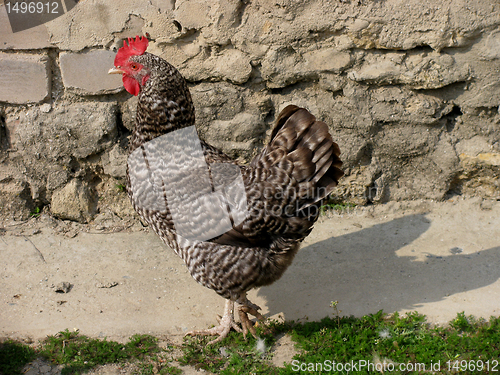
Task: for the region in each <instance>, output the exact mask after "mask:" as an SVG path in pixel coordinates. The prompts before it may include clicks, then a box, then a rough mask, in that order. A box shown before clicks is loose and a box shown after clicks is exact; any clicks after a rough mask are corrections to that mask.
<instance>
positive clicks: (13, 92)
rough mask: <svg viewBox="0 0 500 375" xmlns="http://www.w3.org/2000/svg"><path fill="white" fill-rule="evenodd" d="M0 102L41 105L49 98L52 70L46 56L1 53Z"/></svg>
mask: <svg viewBox="0 0 500 375" xmlns="http://www.w3.org/2000/svg"><path fill="white" fill-rule="evenodd" d="M0 82H2V85H0V101H2V102H8V103H14V104H25V103H39V102H41V101H43V100H45V99H46V98H47V97H48V96H49V92H50V91H49V90H50V70H49V64H48V57H47V56H46V55H28V54H13V53H0Z"/></svg>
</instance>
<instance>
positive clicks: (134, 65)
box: [130, 63, 139, 70]
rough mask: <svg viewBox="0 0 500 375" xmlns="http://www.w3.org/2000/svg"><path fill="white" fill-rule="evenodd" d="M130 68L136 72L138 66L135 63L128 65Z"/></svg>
mask: <svg viewBox="0 0 500 375" xmlns="http://www.w3.org/2000/svg"><path fill="white" fill-rule="evenodd" d="M130 68H131V69H132V70H137V69H139V65H137V64H136V63H132V64H130Z"/></svg>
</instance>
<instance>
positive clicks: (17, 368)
mask: <svg viewBox="0 0 500 375" xmlns="http://www.w3.org/2000/svg"><path fill="white" fill-rule="evenodd" d="M35 357H36V352H35V350H34V349H32V348H31V347H29V346H28V345H25V344H22V343H19V342H16V341H12V340H7V341H5V342H3V343H0V374H9V375H17V374H21V369H22V367H23V366H24V365H26V364H27V363H29V362H30V361H32V360H33V359H34V358H35Z"/></svg>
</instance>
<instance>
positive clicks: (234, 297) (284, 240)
mask: <svg viewBox="0 0 500 375" xmlns="http://www.w3.org/2000/svg"><path fill="white" fill-rule="evenodd" d="M131 60H132V61H135V62H138V63H140V64H142V65H144V67H145V68H147V70H148V71H149V72H150V77H149V79H148V80H147V82H146V84H145V85H144V87H142V89H141V92H140V94H139V101H138V107H137V118H136V125H135V128H134V131H133V133H132V138H131V141H130V152H133V151H135V150H136V149H138V148H141V150H144V145H145V143H146V142H148V141H151V140H152V139H155V138H156V137H159V136H161V135H163V134H167V133H169V132H171V131H172V130H177V129H181V128H185V127H189V126H192V125H194V123H195V111H194V107H193V103H192V100H191V95H190V93H189V89H188V87H187V84H186V82H185V80H184V79H183V77H182V76H181V75H180V73H179V72H178V71H177V70H176V69H175V68H174V67H172V66H171V65H170V64H169V63H167V62H166V61H164V60H163V59H161V58H159V57H157V56H154V55H152V54H149V53H144V54H143V55H140V56H133V57H132V58H131ZM201 147H202V150H203V154H204V156H205V160H206V163H207V164H208V167H209V169H210V168H213V166H214V165H215V163H231V164H233V165H237V163H236V162H235V161H234V160H231V159H230V158H229V157H228V156H226V155H225V154H224V153H222V152H221V151H219V150H217V149H216V148H214V147H212V146H210V145H208V144H207V143H206V142H204V141H201ZM159 151H161V152H165V153H168V152H171V151H172V152H174V151H175V150H159ZM141 152H142V151H141ZM144 152H145V151H144ZM339 154H340V151H339V148H338V146H337V144H336V143H334V142H333V140H332V137H331V135H330V134H329V132H328V127H327V125H326V124H325V123H323V122H320V121H316V119H315V117H314V116H313V115H311V114H310V113H309V112H308V111H306V110H305V109H302V108H299V107H296V106H288V107H286V108H285V109H284V110H283V111H282V112H281V113H280V114H279V116H278V119H277V121H276V125H275V128H274V130H273V131H272V134H271V140H270V142H269V143H268V145H267V146H266V147H264V148H263V149H262V151H261V152H260V153H259V154H258V155H257V156H256V157H255V158H254V159H253V161H252V162H251V163H250V164H249V165H247V166H238V168H240V171H241V176H242V177H243V182H244V186H245V191H246V199H247V208H248V214H247V216H246V218H245V220H244V221H243V222H241V223H240V224H238V225H233V227H232V229H231V230H229V231H228V232H226V233H224V234H222V235H220V236H218V237H216V238H213V239H211V240H209V241H204V242H197V243H187V244H180V243H179V240H178V237H177V236H176V234H175V226H174V221H173V219H172V214H171V212H170V210H169V208H168V202H167V199H166V196H167V195H166V194H164V195H163V199H164V200H165V202H163V203H164V204H163V203H162V205H161V206H162V207H163V208H158V209H151V207H152V206H151V205H149V206H148V205H145V204H144V202H143V201H141V200H143V199H146V198H144V197H148V194H147V193H146V194H144V192H143V193H141V194H139V193H138V190H140V188H138V187H136V186H131V185H132V184H131V178H130V175H131V174H133V173H143V172H144V171H140V170H131V169H139V168H144V166H142V167H141V166H140V165H136V164H134V163H133V162H132V163H130V162H129V165H128V168H129V169H128V173H127V175H128V179H127V186H128V194H129V196H130V199H131V201H132V204H133V206H134V208H135V209H136V210H137V212H138V213H139V215H140V216H141V217H142V218H143V219H144V220H145V221H146V222H147V223H148V224H149V225H150V226H151V227H152V228H153V229H154V230H155V232H156V233H157V234H158V235H159V236H160V237H161V239H162V240H163V241H164V242H165V243H166V244H167V245H168V246H170V247H171V248H172V249H173V250H174V251H175V252H176V253H177V254H178V255H179V256H180V257H181V258H182V259H183V260H184V262H185V264H186V266H187V268H188V269H189V272H190V273H191V275H192V276H193V278H194V279H195V280H196V281H198V282H199V283H200V284H202V285H204V286H206V287H207V288H210V289H213V290H215V291H216V292H217V293H218V294H220V295H221V296H222V297H224V298H227V299H230V300H231V301H238V300H239V302H240V303H242V301H243V302H244V301H246V297H245V298H244V299H242V296H243V297H244V296H245V294H246V292H247V291H248V290H250V289H252V288H255V287H259V286H263V285H269V284H271V283H273V282H274V281H276V280H277V279H279V278H280V277H281V276H282V274H283V273H284V272H285V270H286V269H287V267H288V266H289V265H290V264H291V262H292V260H293V258H294V256H295V254H296V253H297V251H298V249H299V245H300V242H301V241H302V240H303V239H304V238H305V237H306V236H307V235H308V234H309V233H310V231H311V229H312V226H313V224H314V222H315V221H316V220H317V217H318V214H319V207H320V205H321V202H322V200H323V199H324V198H325V197H326V196H327V195H328V194H329V193H330V192H331V191H332V190H333V189H334V187H335V186H336V185H337V182H338V179H339V178H340V177H341V176H342V174H343V173H342V171H341V170H340V167H341V164H342V162H341V161H340V159H339ZM185 167H186V168H188V166H185ZM147 168H149V165H148V166H147ZM165 168H168V166H166V167H165ZM165 173H168V171H165ZM144 189H147V186H146V187H144ZM162 189H164V192H168V189H169V186H162ZM145 207H150V208H149V209H148V208H145ZM186 214H187V215H190V216H189V220H191V221H192V223H193V225H194V226H197V225H200V226H201V225H204V223H203V222H202V221H203V220H204V216H203V215H202V214H199V215H196V214H193V213H192V212H190V213H186ZM249 306H253V305H251V304H250V305H249Z"/></svg>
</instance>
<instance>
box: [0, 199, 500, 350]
mask: <svg viewBox="0 0 500 375" xmlns="http://www.w3.org/2000/svg"><path fill="white" fill-rule="evenodd" d="M58 225H59V224H57V223H55V222H54V221H52V220H51V219H50V218H48V217H40V218H38V219H32V220H31V221H29V222H28V223H25V224H22V225H19V224H15V223H7V224H6V225H5V226H4V228H3V229H0V264H1V268H0V306H1V308H0V337H12V338H21V339H25V340H26V339H31V340H37V339H39V338H42V337H45V336H46V335H50V334H55V333H57V332H58V331H61V330H64V329H66V328H69V329H70V330H73V329H79V330H80V332H81V333H83V334H86V335H89V336H93V337H108V338H109V339H115V340H124V339H126V338H128V337H129V336H131V335H133V334H136V333H150V334H154V335H159V336H160V337H169V338H173V339H174V340H180V337H182V334H183V333H185V332H186V331H188V330H191V329H199V328H206V327H208V326H210V325H213V324H215V323H216V319H215V317H216V314H221V313H222V309H223V306H224V300H223V299H222V298H220V297H219V296H217V295H216V294H215V293H214V292H212V291H210V290H208V289H206V288H204V287H202V286H200V285H198V284H197V283H196V282H195V281H194V280H193V279H192V278H191V276H190V275H189V274H188V272H187V270H186V268H185V267H184V265H183V263H182V261H181V260H180V259H179V258H178V257H177V256H176V255H175V254H174V253H173V252H172V251H171V250H170V249H168V248H167V247H166V246H165V245H164V244H163V243H162V242H161V241H160V240H159V239H158V238H157V237H156V235H155V234H154V233H152V232H148V231H147V230H144V229H141V228H140V226H139V227H138V226H135V227H134V228H135V229H134V228H133V230H131V229H129V230H127V231H121V232H117V233H104V231H103V230H102V228H101V230H97V229H96V230H90V231H89V232H78V231H75V232H73V233H72V232H69V233H68V232H67V233H66V234H64V233H63V232H61V231H60V230H59V229H58V228H59V227H58ZM499 278H500V202H499V201H496V200H482V199H472V200H461V199H457V198H455V200H451V201H447V202H441V203H436V202H428V201H420V202H403V203H389V204H385V205H380V206H369V207H361V208H354V209H350V210H346V211H344V212H342V213H338V212H331V213H329V214H327V215H325V216H323V217H322V218H321V219H320V221H319V222H318V224H317V225H316V226H315V229H314V231H313V232H312V234H311V235H310V236H309V237H308V238H307V239H306V240H305V241H304V244H303V246H302V249H301V250H300V252H299V254H298V255H297V257H296V259H295V261H294V263H293V265H292V266H291V267H290V269H289V270H288V271H287V272H286V273H285V275H284V276H283V278H282V279H281V280H279V281H278V282H276V283H275V284H273V285H271V286H269V287H265V288H261V289H258V290H253V291H251V292H250V293H249V299H250V300H252V301H253V302H254V303H256V304H258V305H259V306H261V307H262V311H263V313H264V314H265V315H266V316H267V317H270V318H284V319H294V320H297V319H306V318H308V319H310V320H316V319H320V318H323V317H325V316H327V315H331V314H333V310H332V308H331V307H330V302H331V301H338V309H339V310H341V314H342V315H355V316H360V315H363V314H368V313H375V312H377V311H378V310H380V309H383V310H384V311H386V312H394V311H408V310H418V311H419V312H420V313H423V314H426V315H427V316H428V318H429V320H430V321H431V322H435V323H446V322H448V321H449V320H450V319H452V318H453V317H454V316H455V315H456V313H457V312H461V311H465V313H466V314H474V315H476V316H482V317H485V318H488V317H489V316H491V315H499V314H500V304H499V297H500V280H499ZM63 283H66V284H63Z"/></svg>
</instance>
